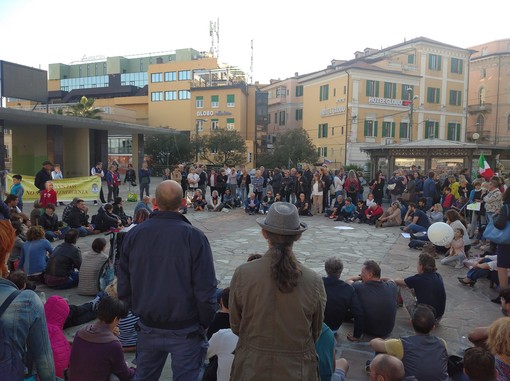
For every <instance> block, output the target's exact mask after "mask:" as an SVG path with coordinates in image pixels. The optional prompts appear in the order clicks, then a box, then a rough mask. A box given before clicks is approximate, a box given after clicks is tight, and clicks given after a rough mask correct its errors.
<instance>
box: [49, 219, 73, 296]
mask: <svg viewBox="0 0 510 381" xmlns="http://www.w3.org/2000/svg"><path fill="white" fill-rule="evenodd" d="M79 235H80V233H79V232H78V230H76V229H70V230H69V231H68V232H67V233H66V234H65V236H64V243H61V244H60V245H58V246H57V247H56V248H55V249H54V250H53V253H52V254H51V256H50V259H49V260H48V266H46V271H45V272H44V283H46V285H47V286H48V287H51V288H56V289H60V290H62V289H67V288H72V287H76V286H77V285H78V278H79V273H78V271H79V270H80V266H81V263H82V258H81V250H80V248H79V247H78V246H76V242H77V241H78V236H79Z"/></svg>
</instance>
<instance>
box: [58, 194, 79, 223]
mask: <svg viewBox="0 0 510 381" xmlns="http://www.w3.org/2000/svg"><path fill="white" fill-rule="evenodd" d="M79 199H80V198H79V197H75V198H73V200H72V201H71V202H70V203H69V204H67V205H66V206H65V207H64V211H63V212H62V221H63V222H65V223H66V224H68V223H69V213H71V210H73V206H74V205H76V203H77V202H78V200H79Z"/></svg>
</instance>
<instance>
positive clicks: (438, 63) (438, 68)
mask: <svg viewBox="0 0 510 381" xmlns="http://www.w3.org/2000/svg"><path fill="white" fill-rule="evenodd" d="M442 59H443V57H441V56H437V70H441V61H442Z"/></svg>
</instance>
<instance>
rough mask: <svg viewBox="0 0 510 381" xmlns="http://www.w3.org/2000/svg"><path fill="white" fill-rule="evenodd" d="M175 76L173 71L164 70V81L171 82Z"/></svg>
mask: <svg viewBox="0 0 510 381" xmlns="http://www.w3.org/2000/svg"><path fill="white" fill-rule="evenodd" d="M176 78H177V77H176V73H175V71H165V82H173V81H175V80H176Z"/></svg>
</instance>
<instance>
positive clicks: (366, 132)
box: [365, 120, 369, 136]
mask: <svg viewBox="0 0 510 381" xmlns="http://www.w3.org/2000/svg"><path fill="white" fill-rule="evenodd" d="M368 126H369V124H368V120H365V136H368Z"/></svg>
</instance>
